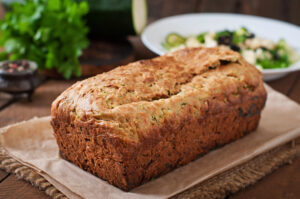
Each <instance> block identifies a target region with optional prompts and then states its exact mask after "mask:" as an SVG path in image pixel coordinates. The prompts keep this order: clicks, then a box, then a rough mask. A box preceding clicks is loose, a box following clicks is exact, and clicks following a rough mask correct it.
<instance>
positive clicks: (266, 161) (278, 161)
mask: <svg viewBox="0 0 300 199" xmlns="http://www.w3.org/2000/svg"><path fill="white" fill-rule="evenodd" d="M295 156H296V148H294V147H291V146H290V145H286V146H282V147H278V148H276V149H273V150H272V151H269V152H267V153H264V154H262V155H259V156H258V157H256V158H254V159H253V160H251V161H249V162H247V163H245V164H243V165H240V166H238V167H235V168H233V169H231V170H229V171H226V172H225V173H222V174H219V175H217V176H215V177H213V178H210V179H208V180H206V181H204V182H202V183H199V184H197V185H195V186H194V187H192V188H190V189H188V190H186V191H184V192H182V193H179V194H177V195H176V196H174V197H172V199H196V198H197V199H206V198H211V199H219V198H225V197H227V196H229V195H231V194H234V193H236V192H238V191H240V190H242V189H244V188H245V187H247V186H250V185H253V184H255V183H256V182H257V181H259V180H260V179H262V178H263V177H264V176H266V175H268V174H270V173H272V172H273V171H275V170H276V169H278V168H279V167H280V166H282V165H284V164H290V163H291V162H292V160H293V159H294V157H295Z"/></svg>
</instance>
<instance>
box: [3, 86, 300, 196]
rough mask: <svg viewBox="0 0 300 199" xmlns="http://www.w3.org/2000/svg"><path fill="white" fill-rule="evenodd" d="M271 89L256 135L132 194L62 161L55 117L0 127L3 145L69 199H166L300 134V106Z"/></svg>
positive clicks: (212, 153)
mask: <svg viewBox="0 0 300 199" xmlns="http://www.w3.org/2000/svg"><path fill="white" fill-rule="evenodd" d="M267 90H268V100H267V103H266V107H265V109H264V111H263V113H262V118H261V121H260V125H259V127H258V129H257V130H256V131H255V132H253V133H250V134H249V135H247V136H245V137H244V138H242V139H240V140H238V141H236V142H233V143H231V144H228V145H226V146H224V147H222V148H220V149H217V150H214V151H212V152H210V153H208V154H207V155H205V156H203V157H201V158H199V159H197V160H196V161H193V162H191V163H189V164H188V165H186V166H184V167H181V168H178V169H176V170H175V171H172V172H170V173H169V174H167V175H164V176H162V177H160V178H158V179H155V180H153V181H151V182H149V183H146V184H144V185H142V186H140V187H138V188H136V189H134V190H132V191H130V192H124V191H122V190H120V189H118V188H115V187H114V186H112V185H110V184H108V183H106V182H105V181H103V180H101V179H99V178H97V177H95V176H93V175H91V174H89V173H87V172H85V171H83V170H81V169H80V168H78V167H76V166H74V165H73V164H71V163H69V162H67V161H65V160H63V159H61V158H60V157H59V155H58V148H57V145H56V141H55V139H54V136H53V134H52V129H51V126H50V123H49V121H50V117H43V118H34V119H32V120H29V121H25V122H21V123H18V124H15V125H11V126H8V127H5V128H2V129H0V144H1V145H2V147H4V148H5V149H6V151H7V152H8V153H9V155H11V156H12V157H14V158H16V159H17V160H19V161H20V162H22V163H23V164H25V165H27V166H29V167H31V168H34V169H35V170H36V171H38V172H39V173H40V174H41V175H42V176H44V177H45V178H46V179H47V180H48V181H49V182H50V183H52V184H53V185H54V186H55V187H56V188H57V189H59V190H60V191H61V192H62V193H64V194H65V195H66V196H68V197H70V198H93V199H95V198H167V197H170V196H172V195H175V194H177V193H179V192H181V191H183V190H186V189H188V188H190V187H191V186H193V185H195V184H198V183H199V182H202V181H204V180H205V179H208V178H210V177H212V176H214V175H216V174H219V173H221V172H224V171H226V170H228V169H230V168H233V167H235V166H237V165H239V164H242V163H244V162H246V161H248V160H250V159H252V158H253V157H255V156H257V155H259V154H261V153H264V152H266V151H268V150H270V149H272V148H274V147H276V146H279V145H281V144H284V143H286V142H288V141H291V140H293V139H295V138H296V137H299V136H300V106H299V105H298V104H297V103H295V102H293V101H291V100H290V99H288V98H287V97H285V96H283V95H282V94H279V93H278V92H275V91H274V90H272V89H271V88H269V87H267Z"/></svg>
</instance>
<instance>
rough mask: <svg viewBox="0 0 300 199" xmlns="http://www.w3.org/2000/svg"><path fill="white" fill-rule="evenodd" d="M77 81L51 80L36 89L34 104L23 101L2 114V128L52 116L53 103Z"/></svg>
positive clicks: (0, 122) (0, 125)
mask: <svg viewBox="0 0 300 199" xmlns="http://www.w3.org/2000/svg"><path fill="white" fill-rule="evenodd" d="M74 82H75V81H62V80H50V81H48V82H46V83H45V84H44V85H42V86H40V87H39V88H37V89H36V91H35V93H34V94H33V102H29V101H27V100H26V99H23V100H22V99H21V100H19V101H18V102H16V103H14V104H12V105H10V106H9V107H8V108H6V109H4V110H2V111H1V112H0V118H1V120H0V127H3V126H5V125H8V124H12V123H15V122H19V121H22V120H28V119H31V118H32V117H34V116H36V117H41V116H46V115H49V114H50V105H51V103H52V101H53V100H54V99H55V98H56V97H57V96H58V95H59V94H60V93H61V92H62V91H64V90H65V89H66V88H68V87H69V86H71V85H72V84H73V83H74Z"/></svg>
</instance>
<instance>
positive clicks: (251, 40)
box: [162, 27, 300, 70]
mask: <svg viewBox="0 0 300 199" xmlns="http://www.w3.org/2000/svg"><path fill="white" fill-rule="evenodd" d="M162 45H163V47H164V48H165V49H166V50H168V51H175V50H178V49H182V48H186V47H199V46H204V47H216V46H225V47H228V48H231V49H232V50H234V51H237V52H239V53H241V54H242V56H243V57H244V58H245V59H246V60H247V61H248V62H249V63H251V64H253V65H255V66H256V67H257V68H259V69H261V70H262V69H277V68H287V67H289V66H290V65H292V64H293V63H295V62H296V61H298V60H299V59H300V56H299V54H298V53H297V52H296V51H295V50H294V49H293V48H292V47H291V46H290V45H289V44H287V43H286V41H285V40H284V39H280V40H279V41H278V42H274V41H272V40H269V39H264V38H261V37H257V36H256V35H255V34H254V33H252V32H250V31H248V30H247V28H245V27H241V28H239V29H236V30H222V31H217V32H202V33H200V34H198V35H196V36H187V37H185V36H182V35H180V34H178V33H170V34H168V35H167V36H166V38H165V40H164V42H163V43H162Z"/></svg>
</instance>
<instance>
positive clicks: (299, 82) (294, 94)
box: [289, 72, 300, 172]
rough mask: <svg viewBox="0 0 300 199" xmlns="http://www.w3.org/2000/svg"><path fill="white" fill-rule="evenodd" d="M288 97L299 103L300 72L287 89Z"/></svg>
mask: <svg viewBox="0 0 300 199" xmlns="http://www.w3.org/2000/svg"><path fill="white" fill-rule="evenodd" d="M289 97H290V98H291V99H293V100H295V101H296V102H298V103H300V72H298V76H297V78H296V81H295V83H294V85H293V86H292V88H291V89H290V91H289ZM299 114H300V113H299ZM299 169H300V167H299ZM299 172H300V171H299Z"/></svg>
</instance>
